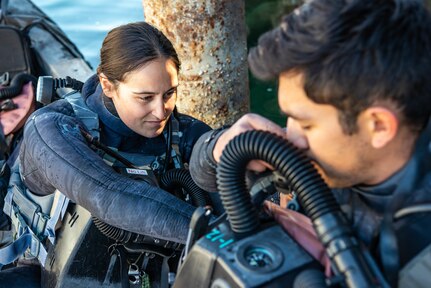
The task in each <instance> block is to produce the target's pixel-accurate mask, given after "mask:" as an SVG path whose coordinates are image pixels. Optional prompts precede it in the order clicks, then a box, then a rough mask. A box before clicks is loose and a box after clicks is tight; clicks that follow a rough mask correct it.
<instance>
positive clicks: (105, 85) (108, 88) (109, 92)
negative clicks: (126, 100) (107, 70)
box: [99, 73, 115, 98]
mask: <svg viewBox="0 0 431 288" xmlns="http://www.w3.org/2000/svg"><path fill="white" fill-rule="evenodd" d="M99 82H100V85H101V86H102V90H103V93H104V94H105V95H106V96H107V97H109V98H113V97H114V93H115V86H114V84H112V83H111V81H109V80H108V78H106V76H105V74H103V73H100V74H99Z"/></svg>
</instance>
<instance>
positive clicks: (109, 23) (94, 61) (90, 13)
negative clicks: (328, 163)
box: [33, 0, 301, 125]
mask: <svg viewBox="0 0 431 288" xmlns="http://www.w3.org/2000/svg"><path fill="white" fill-rule="evenodd" d="M300 1H301V0H266V1H264V0H246V14H247V17H246V18H247V19H246V22H247V27H248V35H247V42H248V46H249V47H250V46H255V45H256V43H257V39H258V37H259V36H260V35H261V34H262V33H264V32H265V31H268V30H270V29H271V28H273V27H274V25H277V23H278V22H279V19H280V17H281V16H282V15H283V14H285V13H287V12H288V11H291V10H292V8H293V7H295V5H296V4H297V3H298V2H300ZM33 2H34V3H35V4H36V5H37V6H39V8H41V9H42V11H44V12H45V13H46V14H47V15H48V16H49V17H51V18H52V19H53V20H54V21H55V22H56V23H57V24H58V25H59V26H60V28H61V29H62V30H63V31H64V32H65V33H66V34H67V35H68V36H69V37H70V39H71V40H72V41H73V42H74V43H75V45H77V46H78V48H79V50H80V51H81V52H82V53H83V54H84V56H85V58H86V59H87V60H88V61H89V62H90V63H91V65H92V66H93V68H96V67H97V65H98V64H99V61H100V60H99V50H100V47H101V46H102V41H103V38H104V37H105V35H106V33H107V32H108V31H109V30H110V29H112V28H114V27H116V26H119V25H121V24H125V23H128V22H134V21H140V20H143V19H144V16H143V15H144V13H143V9H142V0H127V1H106V0H105V1H104V0H92V1H88V0H75V1H70V0H68V1H66V0H33ZM108 3H109V4H108ZM276 91H277V87H276V83H275V82H261V81H258V80H256V79H255V78H254V77H253V76H251V75H250V98H251V111H252V112H255V113H258V114H261V115H264V116H266V117H268V118H269V119H271V120H273V121H275V122H276V123H279V124H280V125H285V117H284V116H282V115H281V113H280V112H279V109H278V105H277V96H276Z"/></svg>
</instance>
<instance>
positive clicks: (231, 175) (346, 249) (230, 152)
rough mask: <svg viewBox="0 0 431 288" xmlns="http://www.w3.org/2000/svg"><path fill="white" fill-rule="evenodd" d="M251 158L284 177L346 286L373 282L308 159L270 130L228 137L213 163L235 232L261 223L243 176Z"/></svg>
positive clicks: (249, 232) (251, 231)
mask: <svg viewBox="0 0 431 288" xmlns="http://www.w3.org/2000/svg"><path fill="white" fill-rule="evenodd" d="M251 160H263V161H265V162H267V163H268V164H270V165H272V166H273V167H274V168H275V170H277V171H279V173H280V174H281V175H282V176H283V177H285V179H286V182H287V183H286V184H287V185H288V186H289V187H290V188H291V190H293V191H295V192H296V194H297V197H298V201H299V203H300V205H301V206H302V207H303V209H304V211H305V213H306V215H307V216H308V217H310V219H311V221H312V223H313V226H314V229H315V231H316V233H317V235H318V237H319V239H320V241H321V242H322V243H323V245H324V247H325V249H326V253H327V255H328V256H329V258H330V259H331V262H332V264H333V266H334V268H335V273H336V274H340V275H342V276H343V277H344V280H345V283H346V285H347V286H348V287H376V286H378V285H377V284H378V283H377V281H376V279H375V277H374V276H373V273H372V272H371V271H370V268H369V266H368V265H367V263H366V261H365V257H364V255H363V253H362V251H361V250H360V248H359V243H358V242H357V241H356V239H355V237H354V236H353V232H352V230H351V228H350V226H349V225H348V224H347V221H346V219H345V218H344V215H343V214H342V212H341V209H340V207H339V205H338V203H337V202H336V200H335V197H334V196H333V195H332V192H331V191H330V189H329V187H328V186H327V185H326V183H325V182H324V181H323V179H322V177H321V176H320V175H319V173H318V172H317V170H316V169H315V168H314V166H313V165H312V164H311V162H310V160H309V159H308V158H307V157H306V156H305V155H304V154H303V153H301V152H300V151H299V150H298V149H297V148H295V147H294V146H293V145H292V144H291V143H289V142H287V141H286V140H285V139H283V138H281V137H279V136H277V135H275V134H272V133H269V132H265V131H249V132H245V133H243V134H241V135H239V136H237V137H235V138H234V139H232V140H231V141H230V142H229V143H228V145H227V146H226V148H225V149H224V151H223V154H222V156H221V158H220V163H219V164H218V167H217V186H218V189H219V191H220V197H221V200H222V203H223V206H224V208H225V210H226V213H227V215H228V219H229V222H230V225H231V229H232V231H233V233H234V235H235V237H236V238H238V239H241V238H244V237H247V236H249V235H252V234H254V233H255V232H256V231H257V230H258V229H259V226H260V223H259V217H258V212H257V210H256V208H255V207H254V205H253V204H252V201H251V197H250V194H249V192H248V191H247V186H246V182H245V171H246V166H247V164H248V163H249V162H250V161H251Z"/></svg>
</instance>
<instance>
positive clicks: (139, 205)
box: [19, 22, 211, 243]
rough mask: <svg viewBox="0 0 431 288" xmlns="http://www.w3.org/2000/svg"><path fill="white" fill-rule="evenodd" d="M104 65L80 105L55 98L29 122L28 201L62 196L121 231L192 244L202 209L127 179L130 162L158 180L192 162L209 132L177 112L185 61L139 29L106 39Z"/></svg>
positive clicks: (139, 25) (24, 158) (153, 32)
mask: <svg viewBox="0 0 431 288" xmlns="http://www.w3.org/2000/svg"><path fill="white" fill-rule="evenodd" d="M100 60H101V61H100V65H99V67H98V69H97V74H96V75H93V76H92V77H90V78H89V79H88V80H87V81H86V82H85V83H84V85H83V88H82V93H81V94H77V95H78V98H79V99H77V98H76V97H75V100H70V99H69V100H68V98H69V97H66V99H60V100H57V101H55V102H53V103H51V104H49V105H47V106H45V107H43V108H41V109H39V110H37V111H36V112H34V113H33V115H32V116H31V117H30V118H29V120H28V121H27V123H26V125H25V128H24V137H23V140H22V145H21V151H20V156H19V166H20V174H21V178H22V180H23V182H24V184H25V186H26V187H27V189H28V191H29V193H30V194H33V195H37V196H44V195H50V194H53V193H54V192H55V191H56V190H58V191H61V193H62V194H64V195H65V196H66V197H67V198H68V199H70V200H71V201H73V202H74V203H76V204H78V205H80V206H82V207H84V208H85V209H86V210H88V211H89V212H90V213H91V214H92V216H94V217H96V218H97V219H99V220H101V221H102V222H104V223H107V224H108V225H112V226H113V227H115V228H119V229H123V230H126V231H130V232H133V233H137V234H140V235H146V236H150V237H153V238H154V239H157V241H159V240H161V241H170V242H175V243H185V241H186V236H187V231H188V225H189V222H190V219H191V216H192V213H193V212H194V210H195V208H194V207H193V206H192V205H190V204H188V203H186V202H184V201H182V200H180V199H178V198H177V197H175V196H173V195H172V194H170V193H168V192H166V191H164V190H162V189H161V188H159V187H157V185H152V184H153V183H154V182H152V179H150V178H148V177H147V179H144V181H142V180H139V179H138V180H136V177H129V176H130V175H126V174H128V173H123V172H124V171H125V169H124V168H125V167H127V165H124V163H126V164H132V167H147V168H146V170H145V171H143V172H142V171H141V172H139V173H138V174H148V176H151V175H150V174H154V175H155V176H156V177H153V179H157V178H159V177H160V176H161V174H163V173H164V172H165V171H166V170H167V169H168V168H173V167H178V166H181V163H188V162H189V159H190V156H191V152H192V149H193V146H194V144H195V142H196V141H197V139H198V138H199V137H200V136H201V135H202V134H203V133H205V132H207V131H209V130H210V129H211V128H210V127H209V126H208V125H206V124H204V123H203V122H201V121H198V120H196V119H194V118H192V117H190V116H187V115H183V114H180V113H178V112H177V111H176V109H175V103H176V100H177V87H178V85H179V82H178V72H179V69H180V61H179V59H178V56H177V53H176V51H175V49H174V47H173V45H172V43H171V42H170V41H169V40H168V39H167V38H166V37H165V35H163V33H161V32H160V31H158V30H157V29H156V28H154V27H152V26H151V25H149V24H147V23H145V22H136V23H130V24H127V25H123V26H119V27H117V28H114V29H113V30H111V31H110V32H109V33H108V35H107V36H106V38H105V39H104V41H103V45H102V48H101V51H100ZM84 114H85V115H86V116H82V115H84ZM89 115H90V116H89ZM88 116H89V117H88ZM175 139H176V140H175ZM169 143H172V145H169ZM102 148H103V149H102ZM112 155H114V157H112ZM115 155H117V156H118V155H120V156H118V157H115ZM107 163H109V164H107ZM148 167H151V169H150V168H148ZM132 170H133V169H132ZM127 171H130V169H128V170H127ZM117 172H121V173H117ZM144 178H145V177H144Z"/></svg>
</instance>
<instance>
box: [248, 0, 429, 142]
mask: <svg viewBox="0 0 431 288" xmlns="http://www.w3.org/2000/svg"><path fill="white" fill-rule="evenodd" d="M430 51H431V17H430V14H429V12H428V11H427V9H426V8H425V7H424V5H423V1H421V0H317V1H315V0H311V1H307V2H306V4H305V5H303V6H302V7H301V8H299V9H298V10H297V11H295V12H294V13H291V14H290V15H288V16H287V17H285V18H284V19H283V20H282V23H281V25H280V26H279V27H278V28H276V29H274V30H272V31H270V32H267V33H266V34H264V35H263V36H262V37H261V38H260V39H259V44H258V46H257V47H256V48H254V49H252V50H251V51H250V54H249V63H250V69H251V70H252V72H253V74H255V75H256V76H257V77H258V78H261V79H270V78H274V77H277V76H278V75H279V74H280V73H282V72H287V71H293V72H297V73H302V74H303V75H304V90H305V92H306V93H307V96H308V98H310V99H311V100H313V101H314V102H316V103H321V104H330V105H333V106H334V107H336V108H337V109H338V112H339V119H340V125H341V126H342V128H343V131H344V132H345V133H347V134H352V133H354V132H355V131H356V130H357V117H358V115H359V113H361V112H362V111H363V110H364V109H366V108H368V107H371V106H372V105H374V104H376V103H390V104H393V105H396V107H397V108H398V109H399V111H400V112H401V115H400V116H402V117H401V119H400V120H401V121H403V123H404V124H406V125H409V126H411V127H412V128H413V129H415V130H420V129H421V128H423V127H424V125H425V124H426V122H427V120H428V119H429V117H430V113H431V105H430V102H431V80H430V73H431V57H430Z"/></svg>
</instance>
